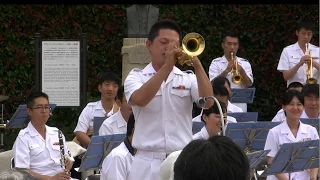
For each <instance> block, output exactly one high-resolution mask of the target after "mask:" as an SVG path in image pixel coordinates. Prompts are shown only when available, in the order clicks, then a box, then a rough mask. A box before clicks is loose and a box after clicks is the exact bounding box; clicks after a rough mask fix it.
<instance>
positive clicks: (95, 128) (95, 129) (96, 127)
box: [92, 117, 106, 136]
mask: <svg viewBox="0 0 320 180" xmlns="http://www.w3.org/2000/svg"><path fill="white" fill-rule="evenodd" d="M104 120H106V118H105V117H94V118H93V134H92V135H93V136H99V129H100V127H101V125H102V123H103V122H104Z"/></svg>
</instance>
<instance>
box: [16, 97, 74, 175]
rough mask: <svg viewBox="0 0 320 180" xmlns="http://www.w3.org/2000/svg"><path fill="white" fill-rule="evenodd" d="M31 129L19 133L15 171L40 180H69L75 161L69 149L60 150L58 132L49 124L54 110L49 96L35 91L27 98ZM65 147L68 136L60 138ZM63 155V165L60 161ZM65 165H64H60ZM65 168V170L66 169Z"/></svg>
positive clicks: (29, 127)
mask: <svg viewBox="0 0 320 180" xmlns="http://www.w3.org/2000/svg"><path fill="white" fill-rule="evenodd" d="M26 104H27V113H28V115H29V118H30V122H29V123H28V126H27V127H26V128H24V129H22V130H20V132H19V134H18V137H17V138H16V141H15V142H14V145H13V154H14V163H15V167H16V168H23V169H26V171H27V172H28V173H29V174H31V175H32V176H34V177H36V178H38V179H40V180H65V179H70V175H69V173H68V172H70V169H71V167H72V163H73V161H74V159H73V157H72V156H71V155H70V152H69V151H68V148H67V146H64V147H63V148H62V149H63V150H64V152H61V151H60V148H61V146H60V143H59V136H58V135H59V134H58V133H59V129H58V128H56V127H49V126H47V125H46V123H47V121H48V119H49V116H50V111H51V108H50V106H49V97H48V95H47V94H45V93H43V92H33V93H31V94H30V95H29V96H28V97H27V102H26ZM61 138H62V140H63V144H65V137H64V136H63V135H62V136H61ZM61 154H64V158H63V159H65V160H64V162H61ZM61 163H62V164H61ZM63 167H65V168H63Z"/></svg>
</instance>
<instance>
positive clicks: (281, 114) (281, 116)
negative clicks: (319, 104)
mask: <svg viewBox="0 0 320 180" xmlns="http://www.w3.org/2000/svg"><path fill="white" fill-rule="evenodd" d="M300 118H309V117H308V115H307V114H306V112H305V111H304V110H303V112H302V114H301V116H300ZM318 118H320V113H319V117H318ZM284 120H286V115H285V114H284V110H283V109H280V110H279V111H278V112H277V114H276V115H275V116H274V118H273V119H272V120H271V121H272V122H283V121H284Z"/></svg>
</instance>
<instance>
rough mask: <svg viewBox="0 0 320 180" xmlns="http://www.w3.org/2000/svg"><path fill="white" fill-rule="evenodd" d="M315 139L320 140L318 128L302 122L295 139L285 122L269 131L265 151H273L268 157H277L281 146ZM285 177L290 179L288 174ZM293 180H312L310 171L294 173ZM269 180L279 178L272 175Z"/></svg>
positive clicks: (292, 174)
mask: <svg viewBox="0 0 320 180" xmlns="http://www.w3.org/2000/svg"><path fill="white" fill-rule="evenodd" d="M315 139H319V135H318V132H317V130H316V128H314V127H312V126H310V125H307V124H303V123H301V122H300V126H299V129H298V132H297V137H294V135H293V134H292V132H291V130H290V128H289V126H288V124H287V122H286V121H284V122H283V123H281V124H279V125H277V126H275V127H273V128H272V129H270V130H269V132H268V136H267V139H266V143H265V146H264V150H271V151H270V152H269V154H268V156H270V157H275V155H276V154H277V152H278V150H279V149H280V146H281V145H282V144H284V143H293V142H299V141H306V140H315ZM284 175H285V176H286V177H287V178H288V177H289V174H288V173H284ZM291 178H292V180H305V179H310V171H309V170H305V171H301V172H293V173H291ZM267 180H277V178H276V177H275V176H273V175H271V176H268V177H267Z"/></svg>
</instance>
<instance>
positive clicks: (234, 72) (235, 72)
mask: <svg viewBox="0 0 320 180" xmlns="http://www.w3.org/2000/svg"><path fill="white" fill-rule="evenodd" d="M231 61H233V62H234V66H235V68H232V82H233V83H235V84H240V83H241V82H242V76H241V75H240V73H239V70H238V60H237V59H236V60H234V57H233V52H231Z"/></svg>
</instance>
